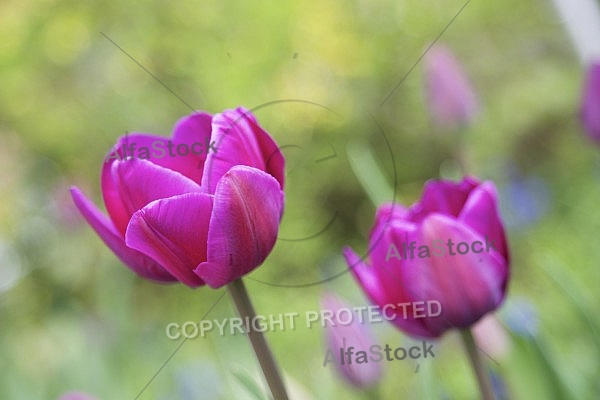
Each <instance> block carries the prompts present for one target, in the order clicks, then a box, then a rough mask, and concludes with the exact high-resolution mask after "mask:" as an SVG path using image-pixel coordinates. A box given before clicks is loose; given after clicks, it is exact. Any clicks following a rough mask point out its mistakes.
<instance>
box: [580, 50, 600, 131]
mask: <svg viewBox="0 0 600 400" xmlns="http://www.w3.org/2000/svg"><path fill="white" fill-rule="evenodd" d="M581 120H582V122H583V127H584V128H585V131H586V132H587V134H588V136H589V137H590V138H591V139H592V140H594V141H595V142H597V143H600V61H597V62H595V63H592V64H591V65H590V67H589V69H588V73H587V78H586V80H585V85H584V88H583V99H582V101H581Z"/></svg>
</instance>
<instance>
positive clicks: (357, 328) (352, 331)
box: [321, 293, 382, 388]
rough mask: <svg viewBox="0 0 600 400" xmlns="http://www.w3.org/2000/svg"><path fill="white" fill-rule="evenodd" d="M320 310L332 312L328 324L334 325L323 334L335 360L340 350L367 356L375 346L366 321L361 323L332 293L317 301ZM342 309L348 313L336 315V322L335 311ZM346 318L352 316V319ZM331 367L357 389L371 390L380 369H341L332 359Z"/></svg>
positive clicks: (376, 365)
mask: <svg viewBox="0 0 600 400" xmlns="http://www.w3.org/2000/svg"><path fill="white" fill-rule="evenodd" d="M321 306H322V309H323V310H331V311H333V312H334V316H333V318H332V320H333V322H334V323H335V325H327V327H326V328H325V329H326V331H325V333H326V338H327V345H328V350H331V351H332V352H333V355H334V356H335V357H336V358H337V357H339V352H340V349H342V348H343V349H344V350H345V349H347V348H349V347H354V349H355V351H365V352H368V351H369V348H370V347H371V346H372V345H374V344H376V343H375V341H374V340H373V336H372V334H371V331H370V330H369V329H368V325H366V324H367V322H366V318H365V319H364V320H363V322H362V323H361V322H360V319H359V316H358V315H357V313H356V312H354V311H353V310H352V308H351V307H350V306H348V304H346V303H345V302H344V301H343V300H342V299H340V298H339V297H338V296H336V295H334V294H332V293H327V294H325V295H324V296H323V297H322V298H321ZM342 309H346V310H348V312H346V313H340V314H339V315H340V317H339V318H337V315H338V311H339V310H342ZM349 313H352V314H349ZM349 315H352V318H350V317H349ZM334 364H335V366H336V367H337V370H338V371H339V372H340V373H341V375H342V376H343V377H344V379H345V380H346V381H348V382H350V383H351V384H352V385H353V386H355V387H357V388H367V387H370V386H373V385H374V384H376V383H377V382H378V381H379V380H380V379H381V375H382V371H381V365H380V363H377V362H368V363H363V364H357V363H353V364H351V365H348V363H347V362H345V363H344V365H341V362H340V361H339V360H337V359H336V362H334Z"/></svg>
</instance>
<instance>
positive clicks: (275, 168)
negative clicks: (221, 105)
mask: <svg viewBox="0 0 600 400" xmlns="http://www.w3.org/2000/svg"><path fill="white" fill-rule="evenodd" d="M212 132H213V135H212V138H213V140H215V141H216V147H217V148H218V149H219V151H218V152H217V153H210V154H209V155H208V158H207V159H206V163H205V167H204V173H203V175H202V188H203V190H204V191H206V192H208V193H215V189H216V187H217V185H218V183H219V180H220V179H221V177H222V176H223V175H224V174H225V173H226V172H227V171H229V170H230V169H231V167H233V166H235V165H247V166H249V167H253V168H256V169H259V170H261V171H264V172H266V173H268V174H270V175H272V176H273V177H274V178H275V179H277V181H278V182H279V185H280V188H283V183H284V164H285V162H284V158H283V155H282V153H281V151H280V150H279V148H278V147H277V144H276V143H275V141H274V140H273V139H272V138H271V137H270V136H269V134H268V133H267V132H266V131H265V130H264V129H263V128H262V127H261V126H260V125H259V124H258V122H257V121H256V119H255V118H254V116H253V115H252V113H251V112H250V111H248V110H246V109H245V108H243V107H239V108H237V109H235V110H227V111H225V112H223V113H221V114H216V115H215V116H214V117H213V120H212Z"/></svg>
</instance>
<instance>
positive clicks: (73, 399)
mask: <svg viewBox="0 0 600 400" xmlns="http://www.w3.org/2000/svg"><path fill="white" fill-rule="evenodd" d="M58 400H96V398H95V397H93V396H90V395H89V394H86V393H83V392H68V393H65V394H63V395H62V396H60V397H59V398H58Z"/></svg>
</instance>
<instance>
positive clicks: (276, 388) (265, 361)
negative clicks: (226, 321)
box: [229, 279, 288, 400]
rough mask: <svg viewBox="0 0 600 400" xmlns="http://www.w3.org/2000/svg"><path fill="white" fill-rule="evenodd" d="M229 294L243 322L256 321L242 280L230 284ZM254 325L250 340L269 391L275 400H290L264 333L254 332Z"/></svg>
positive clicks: (250, 331) (251, 328)
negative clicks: (246, 320)
mask: <svg viewBox="0 0 600 400" xmlns="http://www.w3.org/2000/svg"><path fill="white" fill-rule="evenodd" d="M229 293H230V294H231V297H232V298H233V302H234V303H235V306H236V308H237V310H238V312H239V314H240V317H242V319H243V320H245V319H246V317H248V320H250V321H254V318H255V317H256V312H255V311H254V307H252V303H251V302H250V297H248V292H247V291H246V286H245V285H244V282H242V280H241V279H237V280H235V281H233V282H232V283H230V284H229ZM253 325H254V324H252V323H251V324H250V330H249V331H248V338H249V339H250V343H251V344H252V348H253V349H254V354H256V358H257V359H258V363H259V364H260V367H261V369H262V371H263V374H264V375H265V379H266V380H267V384H268V385H269V389H271V393H272V395H273V399H275V400H288V395H287V393H286V391H285V386H284V384H283V380H282V379H281V373H280V372H279V368H278V367H277V363H276V362H275V358H274V357H273V353H271V349H270V348H269V345H268V344H267V341H266V340H265V337H264V335H263V334H262V332H258V331H256V330H254V326H253Z"/></svg>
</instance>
